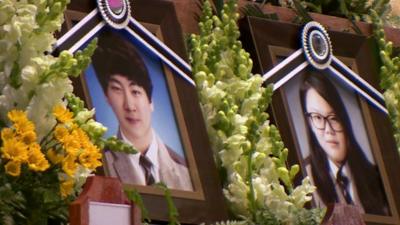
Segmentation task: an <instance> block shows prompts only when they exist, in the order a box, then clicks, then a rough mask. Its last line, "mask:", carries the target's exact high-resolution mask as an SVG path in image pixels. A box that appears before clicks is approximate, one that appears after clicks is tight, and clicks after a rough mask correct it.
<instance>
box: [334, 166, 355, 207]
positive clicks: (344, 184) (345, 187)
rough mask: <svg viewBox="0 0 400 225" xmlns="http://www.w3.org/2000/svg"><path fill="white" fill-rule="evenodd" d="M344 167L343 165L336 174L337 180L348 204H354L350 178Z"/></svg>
mask: <svg viewBox="0 0 400 225" xmlns="http://www.w3.org/2000/svg"><path fill="white" fill-rule="evenodd" d="M342 169H343V166H342V167H340V168H339V171H338V172H337V174H336V181H337V183H338V184H339V186H340V189H341V191H342V193H343V196H344V198H345V200H346V202H347V204H353V200H352V199H351V195H350V192H349V178H348V177H347V176H345V175H344V174H343V173H342Z"/></svg>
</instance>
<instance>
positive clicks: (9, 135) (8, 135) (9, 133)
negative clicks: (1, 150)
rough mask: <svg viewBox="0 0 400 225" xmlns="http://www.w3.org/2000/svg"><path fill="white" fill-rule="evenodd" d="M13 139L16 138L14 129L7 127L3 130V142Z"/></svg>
mask: <svg viewBox="0 0 400 225" xmlns="http://www.w3.org/2000/svg"><path fill="white" fill-rule="evenodd" d="M13 138H15V133H14V131H13V129H11V128H8V127H6V128H4V129H3V130H1V140H3V141H8V140H10V139H13Z"/></svg>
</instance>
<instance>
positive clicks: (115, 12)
mask: <svg viewBox="0 0 400 225" xmlns="http://www.w3.org/2000/svg"><path fill="white" fill-rule="evenodd" d="M97 7H98V8H99V11H100V14H101V16H102V17H103V19H104V20H105V21H106V22H107V24H108V25H110V26H111V27H113V28H115V29H123V28H125V27H126V26H127V25H128V22H129V16H130V15H131V8H130V4H129V0H97Z"/></svg>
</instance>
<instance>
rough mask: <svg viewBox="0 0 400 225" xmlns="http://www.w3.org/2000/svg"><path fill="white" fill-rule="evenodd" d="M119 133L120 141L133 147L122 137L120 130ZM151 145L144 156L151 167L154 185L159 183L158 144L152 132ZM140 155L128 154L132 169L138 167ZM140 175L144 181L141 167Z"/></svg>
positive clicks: (143, 172)
mask: <svg viewBox="0 0 400 225" xmlns="http://www.w3.org/2000/svg"><path fill="white" fill-rule="evenodd" d="M120 133H121V137H122V140H123V141H124V142H125V143H127V144H130V145H132V146H135V145H134V144H133V143H132V142H130V141H129V140H128V138H127V137H126V136H125V135H124V133H123V132H122V130H120ZM151 137H152V139H151V143H150V146H149V149H148V150H147V151H146V153H145V154H144V155H145V156H146V157H147V158H148V159H149V160H150V162H151V164H152V167H151V171H150V172H151V175H153V177H154V181H155V183H158V182H160V172H159V163H158V144H157V141H156V136H155V132H154V131H153V130H152V131H151ZM140 154H141V153H137V154H129V160H130V162H131V163H132V165H133V166H134V168H135V167H136V166H137V165H139V158H140ZM140 169H141V171H142V173H140V174H141V176H142V178H143V180H146V179H145V175H144V174H145V171H144V168H143V167H140Z"/></svg>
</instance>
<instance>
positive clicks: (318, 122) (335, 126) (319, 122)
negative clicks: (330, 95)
mask: <svg viewBox="0 0 400 225" xmlns="http://www.w3.org/2000/svg"><path fill="white" fill-rule="evenodd" d="M306 116H307V117H308V118H310V120H311V123H312V124H313V126H314V127H315V128H317V129H319V130H325V125H326V122H328V124H329V126H330V127H331V128H332V130H334V131H336V132H341V131H343V125H342V122H341V121H340V120H339V118H338V117H337V116H336V115H328V116H323V115H321V114H319V113H315V112H310V113H306Z"/></svg>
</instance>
